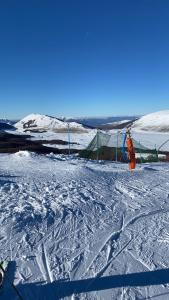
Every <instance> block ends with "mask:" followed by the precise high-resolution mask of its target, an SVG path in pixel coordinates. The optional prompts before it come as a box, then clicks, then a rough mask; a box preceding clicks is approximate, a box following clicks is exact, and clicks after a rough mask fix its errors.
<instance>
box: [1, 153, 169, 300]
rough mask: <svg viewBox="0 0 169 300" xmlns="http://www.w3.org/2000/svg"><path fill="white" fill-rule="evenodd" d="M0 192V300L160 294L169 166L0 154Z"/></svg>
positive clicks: (168, 268) (168, 294)
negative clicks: (1, 279) (0, 284)
mask: <svg viewBox="0 0 169 300" xmlns="http://www.w3.org/2000/svg"><path fill="white" fill-rule="evenodd" d="M0 196H1V197H0V208H1V214H0V224H1V228H0V259H1V260H3V259H5V258H8V259H9V260H10V261H11V263H10V264H9V269H8V273H7V275H6V281H5V284H4V290H3V291H2V292H1V294H0V299H8V300H10V299H11V300H17V299H19V297H18V295H17V293H16V291H15V290H14V289H13V288H12V286H11V282H14V284H15V286H16V288H17V290H18V292H19V294H20V295H21V296H22V298H23V299H24V300H35V299H36V300H42V299H43V300H44V299H46V300H47V299H49V300H54V299H55V300H56V299H74V300H75V299H76V300H77V299H79V300H82V299H83V300H84V299H85V300H86V299H89V300H91V299H92V300H95V299H105V300H109V299H121V300H122V299H125V300H129V299H133V300H134V299H168V298H169V284H168V283H169V279H168V278H169V276H168V275H169V251H168V246H169V165H168V164H166V163H153V164H144V165H138V166H137V169H136V170H135V171H134V172H130V171H128V166H127V165H126V164H120V163H111V162H99V163H97V162H93V161H86V160H83V159H78V157H68V156H63V155H52V154H51V155H46V156H42V155H36V154H33V153H30V152H27V151H25V152H18V153H16V154H10V155H8V154H1V155H0ZM167 272H168V273H167ZM126 274H130V275H129V276H127V275H126ZM117 275H119V276H117Z"/></svg>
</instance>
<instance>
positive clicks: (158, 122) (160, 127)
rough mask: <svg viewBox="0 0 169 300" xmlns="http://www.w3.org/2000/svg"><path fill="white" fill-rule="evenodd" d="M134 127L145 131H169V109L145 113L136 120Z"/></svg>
mask: <svg viewBox="0 0 169 300" xmlns="http://www.w3.org/2000/svg"><path fill="white" fill-rule="evenodd" d="M133 128H134V129H139V130H145V131H157V132H169V110H164V111H158V112H155V113H151V114H148V115H145V116H143V117H142V118H140V119H139V120H137V121H135V122H134V124H133Z"/></svg>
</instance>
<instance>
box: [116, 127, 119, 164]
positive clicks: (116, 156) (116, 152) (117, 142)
mask: <svg viewBox="0 0 169 300" xmlns="http://www.w3.org/2000/svg"><path fill="white" fill-rule="evenodd" d="M118 135H119V132H118V131H117V140H116V162H117V160H118V157H117V156H118Z"/></svg>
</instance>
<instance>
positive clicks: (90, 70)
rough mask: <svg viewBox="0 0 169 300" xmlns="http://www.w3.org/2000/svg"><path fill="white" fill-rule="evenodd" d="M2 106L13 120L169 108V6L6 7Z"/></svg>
mask: <svg viewBox="0 0 169 300" xmlns="http://www.w3.org/2000/svg"><path fill="white" fill-rule="evenodd" d="M0 104H1V106H0V107H1V109H0V117H3V116H6V117H9V118H20V117H23V116H25V115H27V114H29V113H31V112H39V113H46V114H51V115H56V116H61V115H65V116H106V115H107V116H110V115H132V114H145V113H149V112H153V111H157V110H162V109H169V1H168V0H4V1H0Z"/></svg>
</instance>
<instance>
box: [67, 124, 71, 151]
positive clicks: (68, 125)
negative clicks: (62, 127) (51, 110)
mask: <svg viewBox="0 0 169 300" xmlns="http://www.w3.org/2000/svg"><path fill="white" fill-rule="evenodd" d="M67 127H68V143H69V155H70V124H69V123H67Z"/></svg>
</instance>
